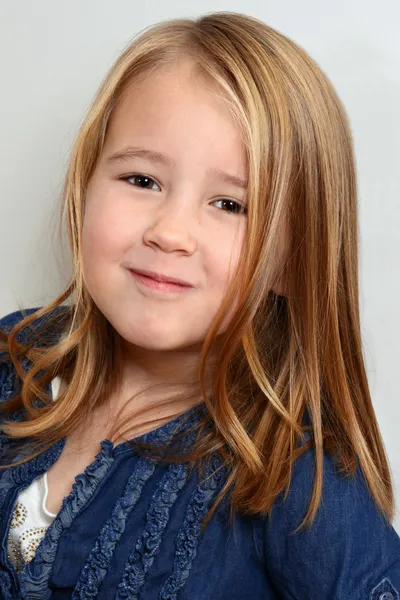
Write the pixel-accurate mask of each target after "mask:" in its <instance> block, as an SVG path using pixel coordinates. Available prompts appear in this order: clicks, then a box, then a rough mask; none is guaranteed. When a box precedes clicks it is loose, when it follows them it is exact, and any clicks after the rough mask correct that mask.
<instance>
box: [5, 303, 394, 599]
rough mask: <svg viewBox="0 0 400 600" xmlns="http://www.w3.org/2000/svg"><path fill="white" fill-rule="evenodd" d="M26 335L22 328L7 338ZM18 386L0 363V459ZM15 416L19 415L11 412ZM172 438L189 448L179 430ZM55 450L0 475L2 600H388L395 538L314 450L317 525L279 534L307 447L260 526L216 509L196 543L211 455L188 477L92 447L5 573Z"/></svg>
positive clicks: (215, 470)
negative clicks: (20, 523) (18, 567)
mask: <svg viewBox="0 0 400 600" xmlns="http://www.w3.org/2000/svg"><path fill="white" fill-rule="evenodd" d="M33 310H36V309H29V310H28V311H27V312H31V311H33ZM21 318H22V315H21V313H20V312H14V313H11V314H9V315H7V316H5V317H4V318H3V319H1V320H0V327H1V328H3V329H5V330H9V329H10V328H11V327H12V326H13V324H14V323H16V322H17V321H18V320H20V319H21ZM36 325H37V326H39V325H40V323H37V324H35V327H36ZM26 335H29V333H27V332H25V331H23V332H21V334H20V339H21V340H22V339H24V336H26ZM55 335H57V334H56V333H55ZM26 366H27V364H26V363H25V367H26ZM25 367H24V368H25ZM20 384H21V382H20V380H19V378H18V377H17V375H16V373H15V370H14V368H13V366H12V365H11V364H10V363H9V362H7V361H5V360H4V357H3V362H1V356H0V460H1V457H2V456H4V449H5V448H6V447H7V445H8V444H10V443H11V441H10V440H9V439H8V438H6V436H5V434H4V431H3V430H2V429H1V401H5V400H7V398H10V397H11V396H13V395H14V394H15V392H16V390H18V389H20V388H19V386H20ZM49 392H50V389H49ZM204 410H205V407H204V405H200V406H197V407H194V408H192V409H189V411H187V412H186V413H185V415H186V416H188V417H189V418H188V420H185V421H183V420H182V419H181V417H177V418H176V419H173V420H172V421H170V422H169V423H166V424H165V425H163V426H162V427H160V428H158V429H156V430H154V431H151V432H149V433H147V434H145V435H144V436H141V438H143V439H145V440H146V439H147V440H150V441H159V442H163V443H167V444H168V440H169V439H171V436H172V433H173V432H174V431H177V430H182V428H183V429H185V428H187V427H190V425H191V424H192V423H194V422H195V421H196V419H199V418H200V417H201V415H202V414H203V411H204ZM22 417H23V411H21V410H20V411H19V413H15V414H14V415H13V418H14V419H15V420H20V419H21V418H22ZM183 440H185V441H184V442H183V443H191V437H190V436H189V435H188V436H186V437H184V438H183ZM64 443H65V438H63V439H62V440H60V441H59V442H57V443H56V444H55V445H54V446H52V447H51V448H50V449H49V450H47V451H46V452H43V453H42V454H41V455H39V456H38V457H36V458H35V459H32V460H31V461H29V462H27V463H25V464H23V465H21V466H18V465H17V466H13V467H10V468H8V469H6V470H1V471H0V536H1V548H0V598H2V599H4V600H11V599H13V600H19V599H29V600H48V599H52V600H66V599H67V598H68V599H70V598H73V599H76V600H78V599H79V600H88V599H89V598H90V599H92V598H93V599H95V598H97V599H101V600H110V599H111V598H115V599H118V600H122V599H127V598H129V599H139V600H175V599H176V600H228V599H229V600H231V599H237V600H245V599H246V600H250V599H251V600H273V599H274V600H275V599H283V600H321V599H328V600H394V599H396V600H399V598H400V538H399V536H398V535H397V533H396V532H395V530H394V528H393V527H392V526H391V525H389V524H388V523H386V521H385V520H384V519H383V517H382V516H381V515H380V514H379V513H378V511H377V509H376V507H375V505H374V503H373V501H372V499H371V497H370V495H369V493H368V489H367V486H366V483H365V480H364V478H363V476H362V474H361V471H360V470H358V471H357V473H356V476H355V477H353V478H346V477H345V476H343V475H342V474H340V473H339V471H338V470H337V467H336V465H335V463H334V461H333V459H332V458H331V457H330V456H328V455H327V454H326V455H325V456H324V487H323V498H322V503H321V505H320V508H319V511H318V513H317V517H316V520H315V521H314V523H313V525H312V527H311V528H308V529H303V530H302V531H301V532H300V533H298V534H296V535H293V534H292V531H293V530H294V529H295V528H296V527H297V526H298V525H299V524H300V522H301V521H302V519H303V517H304V516H305V513H306V511H307V506H308V503H309V500H310V497H311V490H312V483H313V475H314V462H315V461H314V458H315V457H314V452H313V450H312V449H309V450H307V451H306V452H305V453H304V454H303V455H302V456H301V457H300V458H299V459H298V460H297V461H296V463H295V465H294V470H293V477H292V483H291V490H290V493H289V496H288V498H287V500H286V502H284V501H283V493H282V495H281V496H280V497H278V498H277V499H276V502H275V504H274V507H273V511H272V514H271V516H270V517H267V516H263V515H258V516H245V515H241V516H237V517H236V518H235V520H234V523H233V524H232V525H231V524H230V522H229V512H228V503H225V504H224V505H223V506H222V507H221V508H220V510H218V511H217V512H216V514H215V515H214V516H213V518H212V520H211V522H210V524H209V525H208V527H207V528H206V529H205V531H204V533H202V534H201V533H200V528H201V524H202V522H203V519H204V516H205V515H206V513H207V511H208V508H209V506H210V504H211V503H212V501H213V500H214V499H215V497H216V495H217V494H218V492H219V490H220V489H221V487H222V486H223V484H224V481H225V480H226V476H227V471H226V469H225V468H224V466H223V465H221V464H220V459H219V458H218V456H215V457H213V459H212V461H211V462H210V464H209V466H208V471H207V473H206V477H205V478H204V479H203V480H200V479H199V475H198V473H197V471H196V470H194V471H193V472H192V473H190V474H189V471H188V468H187V465H185V464H171V465H166V464H161V463H158V462H155V461H152V460H150V459H148V458H144V457H141V456H139V455H138V454H137V453H135V452H134V450H133V449H132V448H131V447H130V446H129V444H128V443H127V442H123V443H121V444H118V445H117V446H114V445H113V443H112V442H111V441H110V440H103V441H102V442H101V450H100V452H99V453H98V454H97V456H96V457H95V459H94V461H93V462H92V463H91V464H90V465H88V466H87V468H86V469H85V471H84V472H83V473H81V474H79V475H77V477H76V479H75V483H74V485H73V488H72V490H71V493H70V494H69V496H67V497H65V498H64V500H63V504H62V507H61V509H60V511H59V513H58V514H57V516H56V517H55V519H54V521H53V523H52V524H51V525H50V527H49V528H48V530H47V532H46V535H45V537H44V538H43V539H42V540H41V542H40V544H39V546H38V548H37V550H36V554H35V556H34V558H33V559H32V560H31V561H30V562H29V563H27V564H26V565H25V567H24V569H23V570H22V572H21V573H17V572H16V571H15V570H14V568H13V565H12V563H11V561H10V560H9V558H8V557H7V535H8V531H9V527H10V521H11V517H12V512H13V508H14V504H15V502H16V498H17V495H18V493H19V491H20V490H22V489H24V488H25V487H27V486H29V484H30V483H31V482H32V481H33V480H34V479H35V478H36V477H38V476H40V475H41V474H43V473H44V472H45V471H46V470H47V469H48V468H49V467H50V466H51V465H52V464H53V463H54V462H55V461H56V460H57V459H58V457H59V456H60V454H61V452H62V449H63V446H64ZM221 466H222V468H220V469H219V467H221Z"/></svg>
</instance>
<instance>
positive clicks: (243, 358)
mask: <svg viewBox="0 0 400 600" xmlns="http://www.w3.org/2000/svg"><path fill="white" fill-rule="evenodd" d="M181 57H185V59H186V58H187V59H190V60H191V61H193V63H194V64H195V65H196V68H197V70H198V72H199V73H201V74H202V75H203V76H204V77H205V78H206V79H207V82H209V83H210V85H213V86H214V89H215V92H216V93H218V94H220V95H222V96H223V98H224V99H225V100H226V102H227V106H229V108H230V110H232V114H233V115H234V116H235V118H236V119H237V123H238V124H239V126H240V128H241V131H242V132H243V140H244V143H245V147H246V152H247V159H248V181H249V186H248V216H247V222H246V235H245V239H244V242H243V248H242V252H241V256H240V260H239V264H238V267H237V270H236V273H235V276H234V277H233V278H232V280H231V282H230V286H229V289H228V291H227V294H226V297H225V298H224V301H223V303H222V305H221V306H220V309H219V311H218V313H217V315H216V316H215V319H214V321H213V324H212V326H211V327H210V330H209V331H208V334H207V336H206V338H205V340H204V342H203V346H202V351H201V355H200V359H199V369H198V373H199V382H198V389H199V390H201V394H202V397H203V399H204V402H205V405H206V407H207V414H206V415H205V417H204V423H203V426H204V427H203V430H204V431H206V434H205V435H203V436H198V438H197V440H196V443H195V444H193V446H192V447H191V448H190V451H189V454H188V455H187V456H188V460H190V461H192V462H193V461H195V462H198V461H199V460H200V459H202V458H204V457H207V456H210V455H211V453H213V452H216V451H219V452H220V453H221V454H222V456H223V459H224V462H225V464H227V465H228V466H229V470H228V473H229V475H228V477H227V480H226V484H225V485H224V487H223V489H222V491H221V493H220V495H219V496H218V499H217V501H216V503H215V505H214V506H213V507H212V509H211V511H210V513H209V515H208V518H210V516H211V515H212V513H213V512H214V510H215V508H216V506H217V505H218V503H219V502H220V501H221V500H222V499H223V498H224V497H225V496H226V495H227V494H228V492H229V494H230V502H231V506H233V507H234V508H235V509H237V510H240V511H243V512H247V513H250V514H258V513H268V512H269V511H270V510H271V509H272V505H273V503H274V500H275V499H276V497H277V495H278V494H280V493H281V492H282V491H283V490H286V492H288V491H289V487H290V480H291V474H292V469H293V465H294V462H295V460H297V459H298V457H299V456H300V455H301V454H302V453H303V452H304V451H305V450H306V449H307V448H310V447H311V448H312V449H313V451H314V452H315V479H314V486H313V490H312V496H311V501H310V505H309V508H308V512H307V514H306V517H305V519H304V521H303V522H302V524H301V527H303V526H304V525H306V524H308V525H310V524H311V523H312V521H313V519H314V517H315V515H316V512H317V509H318V505H319V503H320V500H321V492H322V481H323V455H324V452H328V453H330V454H331V455H332V456H334V457H335V460H336V461H337V463H338V464H339V465H340V468H341V470H342V472H345V473H347V474H348V475H350V476H351V475H354V473H355V471H356V469H357V465H359V466H360V468H361V470H362V472H363V474H364V476H365V479H366V482H367V484H368V487H369V490H370V493H371V495H372V497H373V498H374V500H375V503H376V505H377V507H378V508H379V510H380V511H381V512H382V513H383V515H384V516H385V517H386V518H387V519H388V520H392V519H393V514H394V499H393V489H392V481H391V476H390V470H389V463H388V459H387V456H386V453H385V448H384V444H383V440H382V437H381V434H380V430H379V427H378V423H377V419H376V416H375V413H374V409H373V404H372V401H371V396H370V391H369V386H368V381H367V376H366V369H365V364H364V359H363V353H362V340H361V332H360V314H359V288H358V286H359V283H358V217H357V186H356V175H355V161H354V154H353V144H352V138H351V132H350V128H349V123H348V120H347V117H346V114H345V110H344V108H343V106H342V104H341V101H340V99H339V98H338V96H337V94H336V92H335V90H334V88H333V86H332V84H331V82H330V81H329V79H328V78H327V76H326V75H325V74H324V73H323V72H322V70H321V69H320V67H319V66H318V65H317V64H316V63H315V62H314V61H313V60H312V59H311V58H310V57H309V55H308V54H307V53H306V52H305V51H304V50H303V49H302V48H301V47H299V46H298V45H296V44H295V43H294V42H293V41H292V40H290V39H289V38H287V37H286V36H284V35H283V34H281V33H279V32H277V31H276V30H274V29H273V28H271V27H269V26H268V25H266V24H264V23H262V22H261V21H259V20H257V19H255V18H252V17H249V16H246V15H242V14H237V13H229V12H220V13H212V14H207V15H204V16H202V17H200V18H197V19H173V20H169V21H165V22H161V23H159V24H157V25H155V26H152V27H149V28H147V29H145V30H144V31H142V32H140V34H139V35H138V36H137V37H136V38H135V39H133V41H131V42H130V44H129V45H128V46H127V47H126V48H125V49H124V50H123V52H122V54H121V55H120V57H119V58H118V59H117V60H116V62H115V63H114V64H113V66H112V67H111V69H110V70H109V72H108V73H107V75H106V77H105V78H104V80H103V82H102V83H101V85H100V87H99V89H98V91H97V94H96V96H95V98H94V101H93V103H92V104H91V106H90V108H89V110H88V112H87V114H86V116H85V118H84V120H83V123H82V125H81V127H80V130H79V133H78V135H77V138H76V141H75V144H74V146H73V148H72V152H71V157H70V163H69V168H68V172H67V175H66V179H65V184H64V187H63V193H62V205H61V217H62V219H65V222H66V227H67V232H68V237H69V244H70V249H71V255H72V264H73V275H72V279H71V281H70V282H69V284H68V285H67V287H66V288H65V290H64V291H63V292H62V293H61V294H60V295H59V296H58V297H57V298H56V299H55V300H54V301H53V302H51V303H50V304H48V305H47V306H45V307H43V308H40V309H38V310H35V311H33V312H31V313H30V314H27V315H26V316H24V318H22V320H21V321H20V322H19V323H17V324H16V325H15V326H14V327H13V328H12V329H11V331H9V332H3V335H2V338H3V340H4V341H3V342H2V344H1V346H0V350H2V355H0V356H2V359H1V360H9V361H12V363H13V365H14V367H15V370H16V372H17V374H18V377H19V378H20V380H21V381H22V385H21V389H20V390H19V391H18V393H17V394H16V395H15V396H14V397H13V398H11V399H9V400H8V401H7V402H5V403H4V405H3V409H4V414H6V413H7V414H9V413H11V412H12V411H15V410H17V409H18V408H22V409H24V410H25V411H26V416H25V417H24V419H22V420H13V419H8V420H4V422H3V423H2V428H3V430H4V432H5V434H6V435H7V436H9V437H10V438H19V439H20V440H24V439H26V438H28V437H29V438H30V440H29V452H28V453H27V455H26V457H24V458H23V459H22V460H23V461H26V460H28V459H29V458H32V457H33V456H36V455H37V454H38V453H39V452H41V451H43V450H44V449H46V448H48V447H49V446H50V445H52V444H53V443H55V442H56V441H57V440H59V439H60V438H61V437H63V436H64V435H67V434H68V432H70V431H72V430H73V428H74V427H75V426H76V424H77V423H79V422H80V421H81V419H82V418H83V417H86V416H87V415H89V414H90V412H91V411H92V410H93V409H94V408H95V407H96V406H98V405H100V403H101V402H103V401H104V399H105V398H106V397H107V394H109V393H110V390H112V389H114V386H116V385H118V382H119V379H118V377H119V371H118V357H119V343H118V335H117V333H116V332H115V330H114V329H113V328H112V327H111V325H110V324H109V322H108V321H107V320H106V319H105V317H104V316H103V315H102V314H101V313H100V312H99V311H98V310H97V309H96V306H95V305H94V302H93V301H92V299H91V297H90V296H89V294H88V291H87V289H86V287H85V284H84V280H83V276H82V260H81V244H82V241H81V235H82V221H83V215H84V210H85V192H86V188H87V185H88V182H89V180H90V177H91V175H92V173H93V171H94V168H95V166H96V163H97V160H98V157H99V155H100V153H101V150H102V147H103V143H104V139H105V135H106V132H107V123H108V120H109V118H110V115H111V113H112V110H113V108H114V106H115V105H116V103H117V102H118V99H119V98H120V97H121V94H122V93H123V92H124V90H126V89H127V86H128V85H129V86H132V88H133V89H134V86H135V82H137V81H138V80H139V78H141V77H146V76H147V75H148V74H149V72H150V71H151V70H153V69H157V68H160V67H162V66H164V65H167V64H169V65H170V64H174V61H177V60H181ZM284 230H285V231H287V232H288V235H287V247H286V248H285V252H284V254H282V253H281V239H282V232H283V231H284ZM278 255H279V256H282V260H280V261H274V260H271V258H273V257H276V256H278ZM277 281H284V282H285V286H286V289H285V292H284V294H282V295H278V294H276V293H274V292H273V291H272V290H273V287H274V284H276V282H277ZM235 301H237V305H236V307H237V308H236V310H235V313H234V315H233V318H232V319H231V322H230V324H229V327H228V328H227V330H226V332H225V333H224V334H223V335H221V341H220V342H221V343H220V353H219V355H218V360H217V362H216V366H215V371H214V373H213V378H212V386H211V394H210V393H209V392H210V389H209V388H207V386H206V383H205V368H206V364H207V357H208V355H209V354H210V349H211V348H212V347H213V345H214V342H215V339H216V336H217V334H218V330H219V328H220V325H221V323H222V322H223V319H224V316H225V315H226V314H227V313H228V312H229V310H230V308H231V307H232V305H233V303H234V302H235ZM62 307H64V308H66V311H60V309H61V308H62ZM65 315H67V317H65ZM38 319H40V322H41V327H40V331H39V329H38V328H36V329H35V328H33V332H34V334H35V335H32V336H30V338H29V339H30V340H31V342H28V341H26V340H25V342H24V341H21V339H22V338H21V337H18V336H19V334H21V332H23V331H25V330H26V328H29V327H31V325H32V324H33V323H34V322H38V321H37V320H38ZM61 324H62V326H63V329H62V330H63V335H62V336H61V337H59V338H57V339H55V338H54V337H52V334H51V332H52V331H53V330H54V328H55V327H56V326H58V327H59V328H60V327H61ZM32 340H34V342H32ZM23 361H25V365H28V368H24V366H23ZM26 361H28V362H26ZM56 375H60V376H61V377H63V378H64V379H65V380H66V381H67V382H68V385H67V386H66V388H65V390H64V391H63V392H62V393H61V395H60V397H59V398H58V399H57V402H51V397H50V395H49V394H48V393H47V392H46V389H45V388H46V386H47V385H48V384H49V382H50V381H51V379H52V378H53V377H55V376H56ZM37 400H39V401H41V405H40V406H39V405H38V404H37ZM306 411H307V414H308V415H309V418H310V423H311V425H310V432H311V436H310V439H309V440H308V442H307V443H305V444H299V441H304V427H303V426H302V423H303V417H304V415H305V413H306ZM207 424H208V425H209V427H208V428H207V427H205V425H207ZM35 442H36V443H37V446H34V445H33V444H34V443H35ZM171 460H172V458H171ZM3 468H4V466H3Z"/></svg>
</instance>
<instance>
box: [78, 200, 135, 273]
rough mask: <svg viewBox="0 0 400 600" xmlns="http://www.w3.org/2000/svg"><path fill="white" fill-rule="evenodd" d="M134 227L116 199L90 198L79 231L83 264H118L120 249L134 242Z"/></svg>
mask: <svg viewBox="0 0 400 600" xmlns="http://www.w3.org/2000/svg"><path fill="white" fill-rule="evenodd" d="M137 226H138V224H137V221H135V220H132V218H131V215H128V214H127V211H126V208H125V207H124V205H123V203H122V202H120V201H119V200H118V198H113V197H112V196H111V195H104V196H101V195H99V196H96V197H95V198H90V199H89V201H88V203H87V205H86V210H85V216H84V221H83V229H82V253H83V260H84V261H85V262H86V263H87V264H98V263H99V262H101V261H102V260H104V259H107V260H109V261H115V260H120V259H121V254H122V253H123V252H124V249H126V248H127V247H129V246H130V245H132V242H133V241H134V240H135V227H137Z"/></svg>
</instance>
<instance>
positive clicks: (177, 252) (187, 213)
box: [47, 63, 247, 513]
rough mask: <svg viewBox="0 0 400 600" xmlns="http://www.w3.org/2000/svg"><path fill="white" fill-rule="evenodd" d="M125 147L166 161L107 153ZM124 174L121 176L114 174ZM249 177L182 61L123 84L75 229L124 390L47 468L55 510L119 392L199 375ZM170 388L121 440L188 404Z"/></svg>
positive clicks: (210, 99) (213, 105) (237, 146)
mask: <svg viewBox="0 0 400 600" xmlns="http://www.w3.org/2000/svg"><path fill="white" fill-rule="evenodd" d="M128 146H130V147H135V148H140V149H142V150H143V149H145V150H150V151H152V152H157V153H159V155H162V156H163V157H164V159H163V160H161V159H160V158H159V159H158V160H156V159H155V158H154V156H150V155H147V156H144V155H142V156H139V155H137V156H132V157H130V158H126V159H125V160H124V161H119V162H118V161H116V160H111V157H112V155H114V154H115V153H118V152H121V151H124V149H126V148H127V147H128ZM133 175H134V177H133ZM127 176H131V178H130V179H129V181H126V180H125V181H124V180H122V179H121V177H127ZM144 176H146V177H147V178H149V179H148V180H146V181H145V180H144V179H143V177H144ZM246 179H247V165H246V154H245V148H244V145H243V142H242V136H241V132H240V130H239V127H238V125H237V123H236V122H235V120H234V118H233V116H232V114H231V113H230V111H229V109H228V107H227V105H226V103H225V101H224V100H223V99H222V98H221V97H219V96H218V95H217V94H216V92H215V89H213V88H212V87H210V86H208V85H206V84H205V82H204V81H203V80H201V79H199V77H198V75H196V74H195V73H194V72H193V71H192V66H191V65H190V63H180V64H177V65H176V66H174V67H173V68H169V69H164V70H162V71H158V72H156V73H153V74H152V75H151V77H149V78H147V79H146V80H145V81H142V82H140V83H139V84H134V85H133V86H131V87H130V88H129V89H128V90H126V92H125V94H124V96H123V98H122V99H121V101H120V103H119V104H118V105H117V106H116V108H115V109H114V111H113V113H112V115H111V120H110V123H109V127H108V129H107V134H106V139H105V144H104V148H103V151H102V153H101V156H100V157H99V160H98V164H97V168H96V170H95V172H94V174H93V176H92V178H91V180H90V182H89V186H88V190H87V197H86V208H85V218H84V225H83V232H82V235H83V250H82V251H83V256H82V260H83V267H84V279H85V284H86V286H87V288H88V291H89V293H90V295H91V296H92V298H93V299H94V301H95V303H96V304H97V306H98V307H99V309H100V310H101V312H102V313H103V314H104V315H105V316H106V318H107V319H108V320H109V321H110V323H111V324H112V325H113V327H114V328H115V330H116V331H117V332H118V333H119V334H120V336H121V339H122V340H123V349H124V362H123V373H124V376H123V386H122V391H121V394H120V396H119V397H113V398H110V400H109V402H108V404H107V409H106V410H105V411H102V412H101V413H100V412H98V413H97V414H95V415H93V417H92V419H91V422H90V424H88V423H85V424H82V427H80V428H79V431H78V430H75V431H74V432H73V433H72V434H71V435H69V436H68V437H67V440H66V445H65V448H64V450H63V452H62V454H61V456H60V458H59V459H58V460H57V461H56V462H55V463H54V465H53V466H52V467H51V468H50V469H49V471H48V486H49V494H48V498H47V508H48V510H50V511H51V512H53V513H57V512H58V510H59V508H60V506H61V503H62V499H63V498H64V496H66V495H68V494H69V493H70V490H71V487H72V484H73V482H74V479H75V476H76V475H77V474H78V473H81V472H82V471H83V470H84V468H85V467H86V465H88V464H89V463H90V462H92V460H93V459H94V456H95V454H96V453H97V452H98V451H99V450H100V446H99V443H100V441H101V440H103V439H105V438H106V437H107V435H106V433H107V426H108V423H109V417H110V415H115V414H116V412H117V411H118V410H119V409H120V408H121V406H122V405H123V404H124V403H125V402H126V400H127V399H129V398H130V397H131V396H133V395H134V394H136V393H137V392H139V391H141V390H142V389H143V388H144V387H146V386H148V385H151V384H154V383H160V382H161V383H165V384H168V383H171V382H175V383H176V382H179V385H178V384H177V383H176V386H175V388H170V387H168V390H167V391H168V393H169V392H171V391H173V390H176V391H178V390H182V389H184V386H185V384H186V385H187V384H188V383H189V382H190V381H192V380H193V379H194V378H195V377H196V373H197V366H198V358H199V353H200V349H201V343H202V341H203V340H204V338H205V336H206V333H207V330H208V328H209V326H210V324H211V322H212V320H213V317H214V316H215V314H216V312H217V310H218V307H219V305H220V303H221V301H222V299H223V296H224V292H225V289H226V285H227V283H228V281H229V278H230V274H231V273H233V272H234V269H235V265H236V264H237V261H238V258H239V254H240V249H241V244H242V240H243V236H244V233H245V225H246V215H245V213H241V212H240V207H241V206H242V207H245V205H246ZM240 181H241V182H242V183H241V184H240ZM131 267H133V268H141V269H147V270H152V271H156V272H158V273H161V274H165V275H169V276H175V277H178V278H181V279H184V280H186V281H188V282H190V283H191V284H192V285H193V287H192V288H191V289H190V291H189V292H185V293H183V294H173V295H168V294H165V295H164V296H163V295H162V294H157V293H154V292H153V291H152V290H150V289H149V288H146V287H145V286H143V285H140V284H139V283H138V282H137V281H136V280H135V279H134V278H133V277H132V273H131V272H130V270H129V268H131ZM226 326H227V323H226V324H225V325H224V328H225V327H226ZM210 368H211V366H210ZM210 372H211V371H210ZM167 395H168V394H167ZM167 395H166V394H165V390H164V391H163V389H162V387H161V388H160V389H158V390H157V391H150V392H146V393H145V394H143V395H141V396H139V397H138V398H137V399H136V398H135V399H134V404H132V403H131V405H128V407H129V411H130V412H129V415H132V430H131V431H129V433H128V434H125V438H127V439H130V438H133V437H135V436H136V435H139V434H142V433H145V431H148V430H151V429H155V428H156V427H159V426H160V425H162V424H163V423H165V422H166V421H168V420H170V419H171V418H174V417H175V416H176V415H177V414H180V413H181V412H184V411H185V410H186V409H187V408H189V407H190V406H188V405H185V404H184V403H176V402H175V403H171V402H170V401H168V398H167V400H165V397H166V396H167ZM200 400H201V396H200V394H199V398H198V400H197V401H200ZM192 404H193V401H192ZM138 413H140V418H139V417H138ZM123 414H125V413H123ZM135 415H136V419H135ZM113 441H114V444H115V445H116V444H117V443H118V442H119V441H122V440H119V439H116V440H113Z"/></svg>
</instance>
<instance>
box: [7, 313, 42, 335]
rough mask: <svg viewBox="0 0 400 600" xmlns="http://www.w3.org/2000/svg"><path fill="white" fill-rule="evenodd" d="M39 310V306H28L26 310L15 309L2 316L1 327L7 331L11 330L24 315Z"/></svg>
mask: <svg viewBox="0 0 400 600" xmlns="http://www.w3.org/2000/svg"><path fill="white" fill-rule="evenodd" d="M37 310H39V307H38V308H26V309H25V310H23V311H22V310H15V311H14V312H11V313H9V314H7V315H5V316H3V317H1V318H0V329H3V331H6V332H7V333H8V332H10V331H11V329H12V328H13V327H14V325H16V324H17V323H19V322H20V321H21V320H22V319H23V318H24V317H26V316H28V315H30V314H32V313H34V312H36V311H37Z"/></svg>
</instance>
